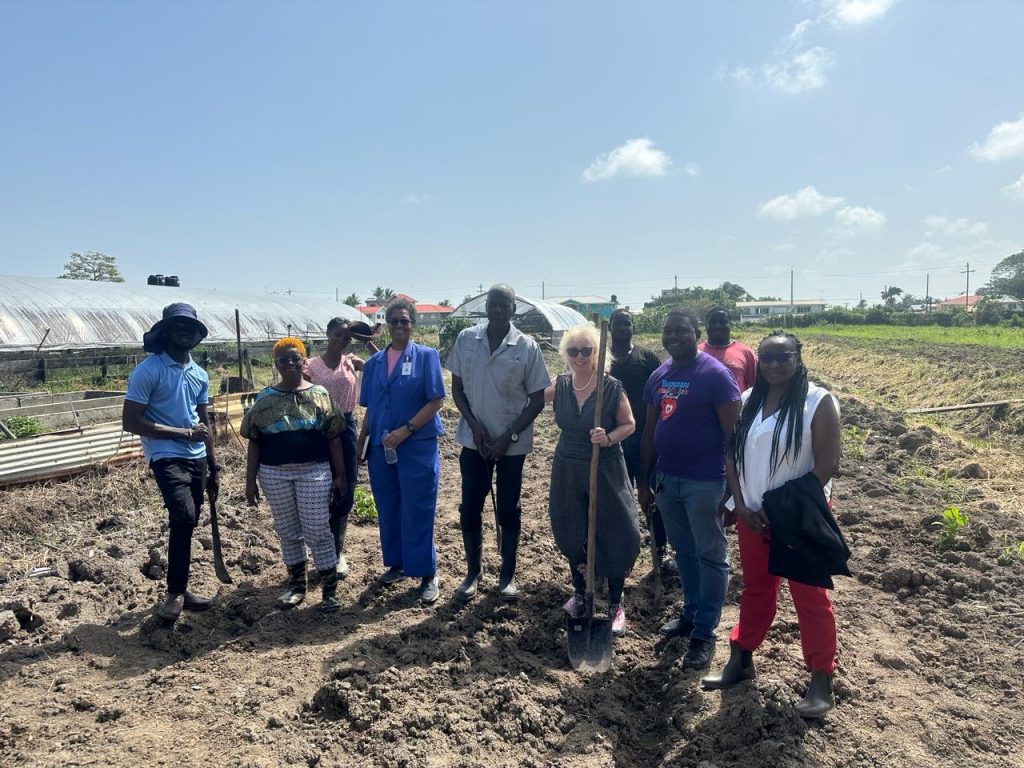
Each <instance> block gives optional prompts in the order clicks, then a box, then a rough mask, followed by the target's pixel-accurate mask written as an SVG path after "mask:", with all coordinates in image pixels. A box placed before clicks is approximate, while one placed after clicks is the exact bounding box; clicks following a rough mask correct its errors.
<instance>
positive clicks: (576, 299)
mask: <svg viewBox="0 0 1024 768" xmlns="http://www.w3.org/2000/svg"><path fill="white" fill-rule="evenodd" d="M549 301H556V302H558V303H559V304H561V305H562V306H565V307H569V308H570V309H575V310H576V311H577V312H579V313H580V314H581V315H583V316H584V317H590V316H591V315H593V314H596V315H597V316H598V317H600V318H603V319H605V320H607V319H609V318H610V317H611V316H612V312H614V311H615V309H616V308H617V307H618V306H619V301H618V297H617V296H616V295H615V294H612V297H611V298H610V299H606V298H604V297H603V296H565V297H562V296H553V297H551V299H549Z"/></svg>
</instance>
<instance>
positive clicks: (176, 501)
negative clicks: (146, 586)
mask: <svg viewBox="0 0 1024 768" xmlns="http://www.w3.org/2000/svg"><path fill="white" fill-rule="evenodd" d="M207 333H208V331H207V328H206V326H205V325H203V324H202V323H201V322H199V318H198V317H196V311H195V309H194V308H193V307H192V306H190V305H188V304H183V303H175V304H170V305H168V306H166V307H164V310H163V317H162V318H161V319H160V320H159V321H158V322H157V323H156V324H155V325H154V326H153V327H152V328H151V329H150V330H149V332H148V333H146V334H144V335H143V337H142V346H143V348H144V349H145V350H146V351H147V352H149V353H150V354H149V356H148V357H147V358H146V359H145V360H143V361H142V362H141V363H139V365H137V366H136V367H135V369H134V370H133V371H132V372H131V375H129V377H128V391H127V393H125V398H124V411H123V414H122V419H121V420H122V424H123V427H124V430H125V431H126V432H131V433H133V434H136V435H140V436H141V438H142V450H143V452H144V453H145V455H146V460H147V461H149V466H150V469H152V471H153V476H154V477H155V478H156V484H157V486H158V487H159V488H160V493H161V495H162V496H163V498H164V505H165V506H166V507H167V513H168V519H169V531H168V542H167V597H166V599H165V600H164V601H163V603H162V604H161V605H160V606H159V607H158V608H157V611H156V613H157V615H158V616H159V617H160V618H162V619H164V620H166V621H174V620H175V619H177V618H178V616H179V614H180V613H181V611H182V609H183V608H184V609H186V610H191V611H202V610H206V609H207V608H209V607H210V605H211V604H212V602H213V601H212V600H211V599H210V598H206V597H199V596H198V595H195V594H193V593H191V592H189V591H188V572H189V563H190V561H191V557H192V531H193V530H195V527H196V523H197V522H198V520H199V509H200V507H201V506H202V503H203V492H204V491H205V490H206V488H207V485H209V489H210V492H211V493H212V494H213V495H214V496H216V493H217V490H218V477H219V474H220V466H219V465H218V464H217V462H216V460H215V459H214V453H213V440H212V438H211V435H210V431H209V428H208V421H207V415H206V406H207V404H208V402H209V399H210V398H209V394H210V379H209V377H208V376H207V375H206V371H204V370H203V369H202V368H201V367H199V366H198V365H196V363H195V361H194V360H193V359H192V356H191V355H190V354H189V352H190V350H192V349H193V348H195V347H196V346H197V345H198V344H199V342H201V341H202V340H203V339H205V338H206V335H207Z"/></svg>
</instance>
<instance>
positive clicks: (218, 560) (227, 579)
mask: <svg viewBox="0 0 1024 768" xmlns="http://www.w3.org/2000/svg"><path fill="white" fill-rule="evenodd" d="M206 497H207V498H208V499H209V500H210V537H211V538H212V539H213V570H214V573H216V574H217V580H218V581H219V582H220V583H221V584H230V583H231V574H230V573H228V569H227V568H226V567H225V566H224V553H223V552H222V551H221V548H220V526H219V525H217V496H216V495H215V494H213V493H209V492H207V494H206Z"/></svg>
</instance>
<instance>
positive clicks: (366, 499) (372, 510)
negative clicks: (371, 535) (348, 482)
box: [352, 485, 377, 523]
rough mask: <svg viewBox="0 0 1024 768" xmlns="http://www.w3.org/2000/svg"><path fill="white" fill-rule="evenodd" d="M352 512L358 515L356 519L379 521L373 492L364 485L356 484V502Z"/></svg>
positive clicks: (367, 521)
mask: <svg viewBox="0 0 1024 768" xmlns="http://www.w3.org/2000/svg"><path fill="white" fill-rule="evenodd" d="M352 514H354V515H355V516H356V520H358V521H359V522H363V523H376V522H377V505H376V504H375V503H374V501H373V494H372V493H370V492H369V491H367V490H366V489H365V488H363V487H362V486H358V485H357V486H356V491H355V503H354V504H353V507H352Z"/></svg>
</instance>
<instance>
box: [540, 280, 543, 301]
mask: <svg viewBox="0 0 1024 768" xmlns="http://www.w3.org/2000/svg"><path fill="white" fill-rule="evenodd" d="M540 297H541V298H542V299H543V298H544V281H543V280H541V281H540Z"/></svg>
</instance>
